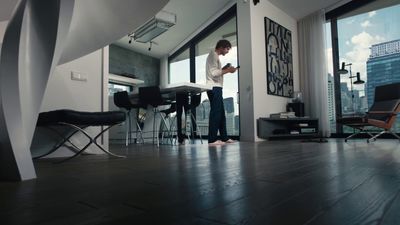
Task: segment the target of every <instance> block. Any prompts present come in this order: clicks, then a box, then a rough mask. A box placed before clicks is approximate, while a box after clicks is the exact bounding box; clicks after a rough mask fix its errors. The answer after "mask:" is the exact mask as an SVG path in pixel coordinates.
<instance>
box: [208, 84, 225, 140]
mask: <svg viewBox="0 0 400 225" xmlns="http://www.w3.org/2000/svg"><path fill="white" fill-rule="evenodd" d="M207 96H208V99H209V100H210V108H211V110H210V116H209V121H208V143H212V142H215V141H217V140H218V131H219V134H220V136H221V140H222V141H226V140H228V135H227V133H226V118H225V108H224V99H223V98H222V87H213V89H212V90H210V91H207Z"/></svg>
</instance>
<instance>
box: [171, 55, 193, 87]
mask: <svg viewBox="0 0 400 225" xmlns="http://www.w3.org/2000/svg"><path fill="white" fill-rule="evenodd" d="M180 82H190V57H189V49H186V50H184V51H183V52H182V53H180V54H178V55H177V56H175V57H174V58H172V59H170V61H169V83H170V84H171V83H180Z"/></svg>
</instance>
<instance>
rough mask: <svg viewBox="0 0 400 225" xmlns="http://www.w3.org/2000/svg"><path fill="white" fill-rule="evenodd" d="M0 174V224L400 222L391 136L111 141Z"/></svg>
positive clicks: (399, 153)
mask: <svg viewBox="0 0 400 225" xmlns="http://www.w3.org/2000/svg"><path fill="white" fill-rule="evenodd" d="M111 151H112V152H115V153H118V154H124V155H127V158H126V159H116V158H109V157H108V156H105V155H85V156H80V157H77V158H75V159H72V160H70V161H67V162H65V163H61V164H54V162H55V161H57V159H43V160H38V161H35V167H36V170H37V174H38V179H35V180H29V181H24V182H0V199H1V201H0V218H1V224H7V225H8V224H10V225H13V224H16V225H25V224H26V225H28V224H29V225H31V224H43V225H51V224H57V225H58V224H74V225H75V224H76V225H92V224H93V225H94V224H99V225H100V224H101V225H103V224H104V225H106V224H107V225H109V224H116V225H117V224H118V225H124V224H143V225H144V224H155V225H157V224H162V225H181V224H182V225H190V224H195V225H221V224H225V225H226V224H228V225H233V224H247V225H250V224H253V225H256V224H262V225H286V224H288V225H289V224H293V225H302V224H304V225H306V224H307V225H314V224H315V225H324V224H335V225H336V224H340V225H344V224H365V225H371V224H376V225H378V224H379V225H381V224H385V225H398V224H400V217H399V216H398V212H399V210H400V145H399V143H398V141H395V140H378V141H376V142H374V143H370V144H367V143H366V142H365V140H355V141H351V142H350V141H349V142H348V143H345V142H344V141H343V139H330V140H329V142H328V143H316V142H301V140H284V141H279V140H278V141H265V142H258V143H246V142H240V143H235V144H229V145H224V146H217V147H215V146H214V147H209V146H208V145H207V144H200V143H196V144H187V145H176V146H168V145H161V146H160V147H159V148H158V147H156V146H153V145H131V146H129V147H128V148H126V147H125V146H124V145H112V146H111Z"/></svg>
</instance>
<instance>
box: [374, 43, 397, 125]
mask: <svg viewBox="0 0 400 225" xmlns="http://www.w3.org/2000/svg"><path fill="white" fill-rule="evenodd" d="M367 79H368V83H367V90H366V96H367V98H368V99H367V101H368V108H369V107H370V106H371V104H372V103H373V102H374V94H375V87H376V86H380V85H384V84H390V83H396V82H400V40H394V41H389V42H384V43H380V44H376V45H372V46H371V55H370V57H369V59H368V61H367ZM399 119H400V118H399V116H397V122H396V124H395V125H394V130H395V131H396V132H400V120H399Z"/></svg>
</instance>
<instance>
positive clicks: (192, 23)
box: [115, 0, 350, 58]
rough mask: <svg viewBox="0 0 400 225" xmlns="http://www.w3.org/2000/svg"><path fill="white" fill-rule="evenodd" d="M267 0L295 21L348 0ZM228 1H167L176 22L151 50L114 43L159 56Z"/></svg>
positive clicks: (145, 45) (124, 42)
mask: <svg viewBox="0 0 400 225" xmlns="http://www.w3.org/2000/svg"><path fill="white" fill-rule="evenodd" d="M237 1H243V2H245V1H249V2H250V4H252V0H237ZM269 1H270V2H271V3H272V4H274V5H275V6H277V7H278V8H280V9H282V11H284V12H286V13H287V14H288V15H289V16H291V17H293V18H295V19H297V20H298V19H301V18H303V17H304V16H307V15H309V14H311V13H313V12H315V11H317V10H319V9H322V8H329V7H332V6H334V5H337V4H344V3H346V2H349V1H350V0H297V1H294V0H269ZM233 2H236V1H233ZM231 4H232V0H201V1H199V0H170V2H169V3H168V4H167V5H166V6H165V8H164V10H166V11H168V12H172V13H174V14H176V15H177V23H176V25H175V26H173V27H172V28H170V29H169V30H168V31H166V32H165V33H163V34H161V35H160V36H158V37H156V38H155V39H154V40H153V41H154V42H155V44H153V45H152V48H151V51H149V50H148V49H149V47H150V43H138V42H135V41H132V43H131V44H129V38H128V36H126V37H124V38H122V39H121V40H119V41H117V42H116V43H115V44H116V45H119V46H121V47H124V48H128V49H132V50H134V51H136V52H140V53H142V54H146V55H150V56H153V57H156V58H160V57H163V56H165V55H167V54H169V53H171V51H172V50H174V49H175V48H176V46H178V45H180V44H182V41H184V40H185V39H186V38H187V37H188V36H190V35H191V34H192V33H194V32H195V31H196V30H198V28H199V27H201V26H202V25H203V24H204V23H205V22H206V21H207V20H208V19H209V18H210V17H212V16H214V15H217V14H219V13H220V12H221V10H222V9H223V8H224V7H227V5H231Z"/></svg>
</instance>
